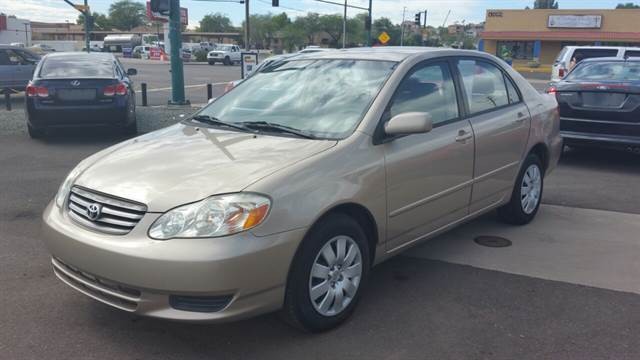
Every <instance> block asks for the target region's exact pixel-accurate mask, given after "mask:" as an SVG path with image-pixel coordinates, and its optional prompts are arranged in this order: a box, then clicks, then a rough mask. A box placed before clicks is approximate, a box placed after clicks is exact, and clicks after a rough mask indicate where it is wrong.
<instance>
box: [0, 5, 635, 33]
mask: <svg viewBox="0 0 640 360" xmlns="http://www.w3.org/2000/svg"><path fill="white" fill-rule="evenodd" d="M71 1H72V2H75V3H81V1H82V0H71ZM88 1H89V5H90V7H91V11H93V12H99V13H107V12H108V9H109V5H111V4H112V3H114V2H115V1H116V0H88ZM134 1H139V2H141V3H142V2H143V1H142V0H134ZM215 1H218V2H215ZM219 1H220V0H208V1H207V0H203V1H198V0H181V6H182V7H186V8H188V9H189V28H194V27H195V26H197V25H198V21H199V20H200V19H201V18H202V17H203V16H204V15H206V14H208V13H216V12H220V13H223V14H226V15H227V16H229V17H230V18H231V20H232V22H233V23H234V25H240V24H241V22H242V20H243V19H244V5H241V4H239V3H238V2H235V3H234V2H219ZM225 1H233V0H225ZM333 1H336V2H342V0H333ZM347 1H348V4H349V5H356V6H362V7H367V6H368V0H347ZM627 1H629V0H559V1H558V2H559V4H560V8H561V9H613V8H615V6H616V5H617V4H618V3H620V2H627ZM533 2H534V1H533V0H444V1H443V0H373V17H374V19H376V18H379V17H383V16H384V17H388V18H390V19H391V20H392V21H394V22H396V23H399V22H400V21H401V20H402V13H403V9H404V7H406V19H411V18H413V16H414V15H415V13H416V12H419V11H424V10H427V11H428V17H427V23H428V24H429V25H434V26H439V25H442V24H443V22H444V20H445V17H446V15H447V12H448V11H449V10H451V15H450V16H449V19H448V21H447V24H452V23H454V22H456V21H458V22H461V21H463V20H464V21H465V22H466V23H469V22H473V23H477V22H481V21H483V20H484V18H485V10H486V9H524V8H525V7H526V6H531V7H532V6H533V5H532V4H533ZM637 3H640V0H639V1H637ZM250 10H251V13H252V14H254V13H260V14H266V13H269V12H272V13H280V12H283V11H284V12H286V13H287V14H288V15H289V16H290V17H292V18H295V17H296V16H299V15H304V14H306V13H307V12H317V13H321V14H332V13H340V14H341V13H342V11H343V7H341V6H336V5H329V4H323V3H320V2H317V1H315V0H280V7H279V8H273V7H271V0H250ZM0 12H4V13H7V14H10V15H16V16H17V17H19V18H25V19H29V20H32V21H45V22H64V21H65V20H68V21H70V22H75V19H76V18H77V17H78V12H77V11H76V10H74V9H73V8H71V7H70V6H69V5H67V4H66V3H65V2H63V1H62V0H0ZM358 12H361V10H358V9H349V10H348V13H347V14H348V16H354V15H355V14H357V13H358Z"/></svg>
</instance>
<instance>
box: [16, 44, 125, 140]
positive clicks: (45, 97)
mask: <svg viewBox="0 0 640 360" xmlns="http://www.w3.org/2000/svg"><path fill="white" fill-rule="evenodd" d="M135 74H136V70H135V69H129V70H126V71H125V70H124V68H123V67H122V64H120V62H119V61H118V59H116V57H115V56H113V55H112V54H110V53H90V54H87V53H78V52H76V53H51V54H47V55H46V56H44V57H43V58H42V60H41V61H40V63H39V64H38V66H37V67H36V69H35V71H34V74H33V79H32V80H31V82H29V84H28V86H27V89H26V95H27V96H26V113H27V127H28V130H29V136H31V137H32V138H37V137H42V136H44V135H45V133H46V130H47V129H49V128H52V127H67V126H90V125H107V126H116V127H119V128H121V129H122V130H124V131H125V132H126V133H127V134H135V133H136V132H137V125H136V108H135V107H136V103H135V93H134V90H133V83H132V82H131V79H129V76H131V75H135Z"/></svg>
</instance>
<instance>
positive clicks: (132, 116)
mask: <svg viewBox="0 0 640 360" xmlns="http://www.w3.org/2000/svg"><path fill="white" fill-rule="evenodd" d="M122 132H123V133H124V134H125V135H137V134H138V119H137V116H136V102H135V97H134V96H131V97H130V98H129V106H128V107H127V110H125V114H124V127H123V128H122Z"/></svg>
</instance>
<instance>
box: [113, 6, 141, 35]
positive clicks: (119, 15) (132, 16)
mask: <svg viewBox="0 0 640 360" xmlns="http://www.w3.org/2000/svg"><path fill="white" fill-rule="evenodd" d="M109 21H110V23H111V25H112V26H113V27H115V28H117V29H120V30H131V29H133V28H134V27H136V26H141V25H145V24H146V23H147V10H146V8H145V6H144V5H143V4H142V3H139V2H135V1H132V0H120V1H118V2H115V3H113V4H111V6H109Z"/></svg>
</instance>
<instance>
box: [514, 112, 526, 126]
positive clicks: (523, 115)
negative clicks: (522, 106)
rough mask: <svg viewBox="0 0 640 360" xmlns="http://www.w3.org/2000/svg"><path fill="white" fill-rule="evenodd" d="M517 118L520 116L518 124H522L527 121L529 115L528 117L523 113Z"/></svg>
mask: <svg viewBox="0 0 640 360" xmlns="http://www.w3.org/2000/svg"><path fill="white" fill-rule="evenodd" d="M517 116H518V117H517V118H516V122H517V123H521V122H523V121H525V120H526V119H527V115H526V114H525V113H523V112H519V113H518V114H517Z"/></svg>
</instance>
